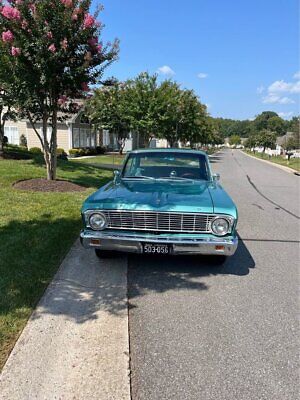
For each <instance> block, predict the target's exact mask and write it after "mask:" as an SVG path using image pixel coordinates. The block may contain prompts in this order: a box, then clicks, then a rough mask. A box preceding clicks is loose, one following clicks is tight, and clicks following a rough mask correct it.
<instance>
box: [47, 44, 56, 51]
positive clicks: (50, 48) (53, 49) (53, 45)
mask: <svg viewBox="0 0 300 400" xmlns="http://www.w3.org/2000/svg"><path fill="white" fill-rule="evenodd" d="M48 50H49V51H51V52H52V53H55V52H56V47H55V44H54V43H52V44H51V45H50V46H49V47H48Z"/></svg>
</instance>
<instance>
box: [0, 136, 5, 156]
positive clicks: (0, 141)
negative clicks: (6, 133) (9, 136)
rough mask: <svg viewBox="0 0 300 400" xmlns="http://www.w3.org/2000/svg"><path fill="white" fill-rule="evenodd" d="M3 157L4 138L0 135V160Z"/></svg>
mask: <svg viewBox="0 0 300 400" xmlns="http://www.w3.org/2000/svg"><path fill="white" fill-rule="evenodd" d="M3 156H4V137H3V136H2V134H0V158H3Z"/></svg>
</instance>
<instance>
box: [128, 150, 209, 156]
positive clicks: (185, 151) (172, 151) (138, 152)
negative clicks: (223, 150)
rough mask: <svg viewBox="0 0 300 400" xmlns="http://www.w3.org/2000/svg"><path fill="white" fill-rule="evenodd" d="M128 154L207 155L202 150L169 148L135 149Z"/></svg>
mask: <svg viewBox="0 0 300 400" xmlns="http://www.w3.org/2000/svg"><path fill="white" fill-rule="evenodd" d="M128 153H130V154H142V153H189V154H202V155H205V156H207V153H206V152H205V151H203V150H193V149H170V148H159V149H153V148H152V149H151V148H150V149H137V150H132V151H130V152H128Z"/></svg>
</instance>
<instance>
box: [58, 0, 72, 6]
mask: <svg viewBox="0 0 300 400" xmlns="http://www.w3.org/2000/svg"><path fill="white" fill-rule="evenodd" d="M60 1H61V2H62V3H63V4H64V5H65V6H66V7H72V6H73V0H60Z"/></svg>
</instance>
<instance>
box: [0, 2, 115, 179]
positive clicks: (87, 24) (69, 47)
mask: <svg viewBox="0 0 300 400" xmlns="http://www.w3.org/2000/svg"><path fill="white" fill-rule="evenodd" d="M90 5H91V0H43V1H41V0H22V1H20V0H11V1H10V2H9V4H8V3H6V4H5V5H4V6H3V7H2V9H1V11H0V37H1V38H2V41H3V42H4V46H5V49H6V56H7V57H9V71H11V74H13V76H14V78H15V79H14V85H15V87H17V89H18V90H17V98H16V102H17V105H18V109H19V110H20V114H21V115H22V116H24V117H26V118H28V119H29V121H30V123H31V125H32V127H33V129H34V131H35V133H36V135H37V136H38V138H39V140H40V143H41V146H42V149H43V153H44V159H45V163H46V168H47V178H48V179H55V178H56V162H57V157H56V148H57V123H58V122H59V121H60V118H59V115H61V113H64V114H66V113H74V112H76V111H77V110H78V104H77V103H76V101H74V99H78V98H84V97H86V96H87V94H88V92H89V85H90V84H92V85H93V84H96V83H97V82H98V81H99V80H100V79H101V77H102V75H103V71H104V69H105V68H106V67H107V66H108V65H109V64H110V63H111V62H112V61H113V60H114V59H115V58H116V56H117V51H118V44H117V42H115V43H114V44H113V45H104V44H103V43H102V42H100V41H99V35H100V33H101V28H102V26H101V24H100V23H98V22H97V20H96V18H97V13H96V14H95V15H91V14H90V13H89V9H90ZM59 112H61V113H60V114H59ZM39 124H41V125H42V129H41V130H40V129H39ZM48 126H51V128H52V133H51V138H50V139H49V138H48V137H47V131H48Z"/></svg>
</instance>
